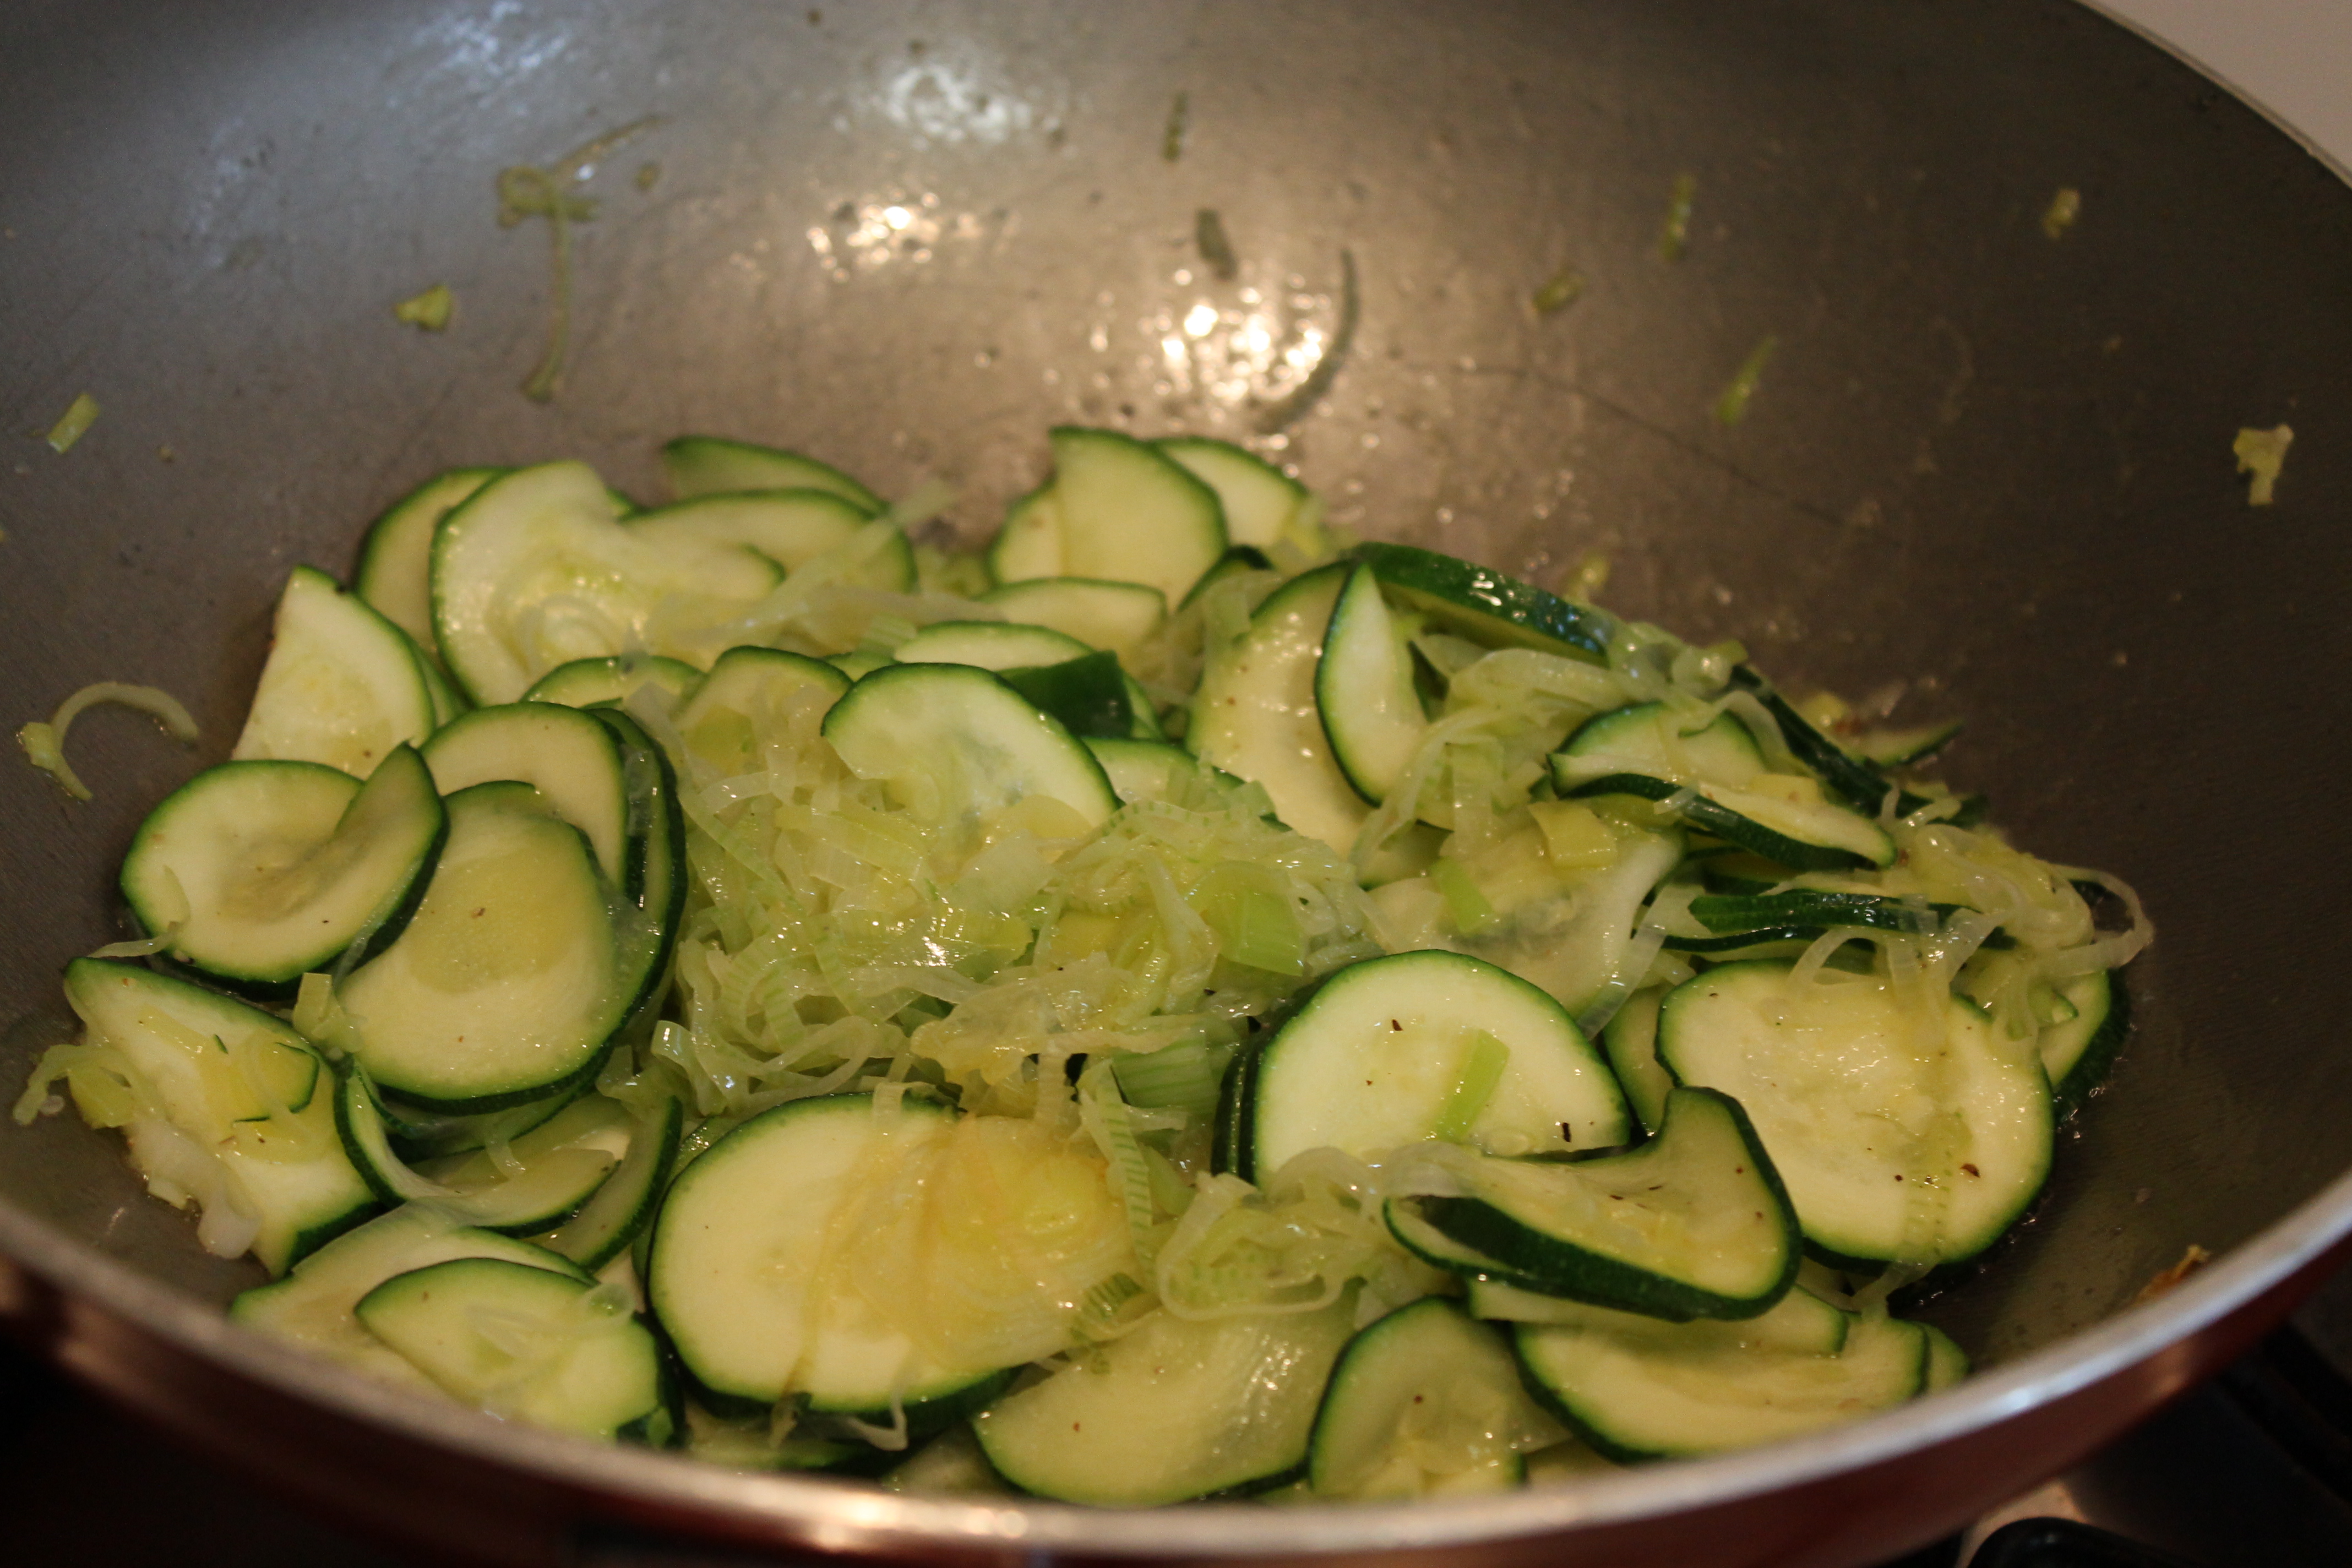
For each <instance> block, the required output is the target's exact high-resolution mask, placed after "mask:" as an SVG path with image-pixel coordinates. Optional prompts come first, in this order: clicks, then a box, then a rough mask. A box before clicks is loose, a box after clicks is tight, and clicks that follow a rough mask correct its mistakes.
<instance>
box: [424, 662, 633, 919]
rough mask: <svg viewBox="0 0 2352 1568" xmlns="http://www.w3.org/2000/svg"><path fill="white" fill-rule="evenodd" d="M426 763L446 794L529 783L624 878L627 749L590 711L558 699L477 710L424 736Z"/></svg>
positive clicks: (615, 876)
mask: <svg viewBox="0 0 2352 1568" xmlns="http://www.w3.org/2000/svg"><path fill="white" fill-rule="evenodd" d="M425 766H426V767H428V768H431V769H432V770H433V782H434V784H436V786H437V787H438V788H439V789H440V791H441V793H442V794H443V795H456V794H457V792H458V791H459V790H462V789H469V788H471V787H472V786H473V785H475V784H489V783H491V782H493V781H495V780H499V779H512V780H516V781H518V782H520V783H522V784H530V786H531V787H532V788H534V789H536V790H538V791H539V793H540V794H541V795H545V796H546V797H547V802H548V804H549V805H551V806H553V807H554V808H555V811H556V814H557V815H558V816H561V817H562V818H563V820H564V821H566V822H568V823H570V824H571V825H572V826H574V827H576V828H578V829H579V830H580V831H581V833H582V834H583V835H584V836H585V837H586V838H587V840H588V843H589V846H590V847H592V848H593V849H594V850H595V851H596V866H597V868H598V869H599V870H601V871H603V872H604V879H605V880H607V881H609V882H611V883H612V884H613V885H614V886H615V887H618V886H619V885H620V884H621V880H622V878H623V876H624V874H625V864H626V860H625V854H626V846H627V838H628V826H629V797H628V786H627V783H626V781H625V779H624V778H623V777H622V773H621V747H620V742H618V741H616V740H614V737H613V732H612V731H610V730H607V729H606V728H605V727H604V725H602V724H600V723H598V722H597V721H595V719H594V718H593V717H591V716H590V715H589V714H587V713H585V712H583V711H582V710H579V709H577V708H567V707H564V706H562V704H559V703H553V702H501V703H499V705H497V706H496V707H493V708H477V709H475V710H473V711H472V712H471V713H468V714H467V715H466V716H465V717H463V718H461V719H459V720H457V721H456V722H454V723H452V724H450V725H449V726H448V727H447V728H446V729H444V730H442V731H440V732H439V733H438V734H436V735H435V736H434V737H433V739H432V740H431V741H430V742H426V744H425Z"/></svg>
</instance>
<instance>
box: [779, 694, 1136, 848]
mask: <svg viewBox="0 0 2352 1568" xmlns="http://www.w3.org/2000/svg"><path fill="white" fill-rule="evenodd" d="M824 738H825V739H826V740H827V741H829V742H832V743H833V749H834V750H835V752H839V753H840V755H841V760H842V761H843V763H845V764H847V766H848V768H849V770H850V771H851V772H852V773H856V774H857V776H858V777H860V778H867V779H886V780H888V781H889V782H890V783H891V784H892V785H893V786H894V787H895V788H896V790H897V791H898V793H899V794H900V795H903V797H904V798H905V799H906V801H907V803H908V806H909V807H910V809H912V810H913V811H914V812H915V814H916V815H917V816H919V817H922V818H925V819H927V820H930V821H951V820H954V819H956V818H958V817H963V816H977V815H979V814H981V813H982V812H987V811H992V810H995V809H998V808H1000V807H1003V806H1006V805H1012V804H1013V802H1014V801H1017V800H1021V799H1023V798H1024V797H1026V796H1029V795H1045V796H1048V797H1050V798H1052V799H1054V800H1058V801H1060V802H1061V803H1062V804H1063V805H1066V806H1068V807H1069V808H1070V809H1071V810H1072V811H1073V812H1075V813H1076V815H1077V816H1078V818H1079V819H1080V820H1081V821H1082V822H1084V823H1085V825H1086V826H1087V827H1088V828H1096V827H1100V826H1102V825H1103V824H1104V823H1105V822H1107V821H1108V820H1109V819H1110V815H1111V813H1112V812H1114V811H1117V810H1118V796H1117V795H1113V794H1112V793H1111V787H1110V781H1109V780H1108V778H1106V777H1105V776H1104V775H1103V771H1102V764H1101V763H1097V762H1096V761H1095V759H1094V753H1093V752H1089V751H1087V749H1086V747H1085V746H1084V745H1083V744H1082V743H1080V742H1077V741H1076V740H1073V739H1072V738H1071V736H1070V732H1069V731H1067V730H1066V729H1064V728H1063V727H1062V725H1061V723H1060V721H1057V720H1055V719H1053V718H1051V717H1050V716H1048V715H1046V714H1045V713H1042V712H1040V711H1039V710H1037V708H1036V707H1035V706H1034V704H1033V703H1031V702H1030V701H1029V700H1028V699H1027V698H1025V697H1024V696H1022V695H1021V694H1020V693H1019V692H1017V691H1015V690H1013V688H1011V687H1009V686H1007V685H1005V684H1004V682H1003V681H1002V680H1000V679H997V678H996V677H995V676H994V675H992V674H991V673H989V672H988V671H987V670H984V669H981V668H977V667H976V666H973V665H968V664H893V665H889V666H887V667H885V668H881V669H877V670H876V671H875V672H874V673H873V674H871V675H868V676H866V677H865V678H864V679H861V680H859V681H858V682H857V683H856V685H854V686H852V687H851V688H850V689H849V690H848V692H847V693H846V694H845V695H844V696H843V697H842V699H841V700H839V701H837V702H835V704H834V705H833V709H832V710H831V711H830V712H828V713H826V714H825V716H824Z"/></svg>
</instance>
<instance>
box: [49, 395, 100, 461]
mask: <svg viewBox="0 0 2352 1568" xmlns="http://www.w3.org/2000/svg"><path fill="white" fill-rule="evenodd" d="M97 423H98V399H97V398H95V397H92V396H91V395H89V393H87V392H85V393H82V394H80V395H78V396H76V397H75V399H74V400H73V401H72V402H71V403H69V404H68V405H66V411H65V413H64V414H63V415H61V416H59V417H58V422H57V423H56V424H54V425H52V426H49V434H48V442H49V450H51V451H52V452H55V453H57V454H58V455H59V456H60V457H62V456H64V455H65V454H66V453H68V452H70V451H72V450H73V444H74V443H75V442H76V441H79V440H80V439H81V438H82V437H83V435H84V434H86V433H87V432H88V431H89V427H90V426H93V425H95V424H97Z"/></svg>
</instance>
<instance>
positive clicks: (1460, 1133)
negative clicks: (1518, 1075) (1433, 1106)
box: [1430, 1029, 1511, 1143]
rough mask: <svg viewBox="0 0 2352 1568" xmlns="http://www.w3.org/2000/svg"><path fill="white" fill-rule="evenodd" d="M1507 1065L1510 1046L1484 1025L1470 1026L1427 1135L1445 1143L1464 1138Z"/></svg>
mask: <svg viewBox="0 0 2352 1568" xmlns="http://www.w3.org/2000/svg"><path fill="white" fill-rule="evenodd" d="M1510 1065H1511V1047H1508V1046H1507V1045H1505V1044H1504V1043H1503V1042H1502V1041H1500V1040H1498V1039H1496V1037H1494V1036H1492V1035H1490V1034H1488V1033H1487V1032H1486V1030H1484V1029H1475V1030H1473V1031H1472V1032H1471V1035H1470V1042H1469V1044H1468V1046H1467V1047H1465V1049H1464V1051H1463V1053H1462V1066H1461V1068H1459V1070H1457V1071H1456V1072H1455V1074H1454V1087H1453V1089H1450V1090H1448V1091H1447V1093H1446V1096H1445V1108H1444V1110H1441V1111H1440V1112H1439V1113H1438V1117H1437V1125H1436V1127H1435V1128H1433V1130H1432V1131H1431V1134H1430V1135H1431V1136H1432V1137H1433V1138H1440V1139H1443V1140H1444V1141H1445V1142H1448V1143H1460V1142H1465V1140H1467V1139H1468V1138H1469V1136H1470V1128H1471V1124H1472V1123H1474V1122H1475V1121H1477V1120H1478V1113H1479V1112H1480V1111H1482V1110H1486V1102H1487V1101H1488V1100H1492V1099H1494V1098H1495V1089H1496V1085H1498V1084H1500V1083H1501V1082H1502V1081H1503V1074H1504V1072H1505V1071H1506V1070H1507V1068H1509V1067H1510Z"/></svg>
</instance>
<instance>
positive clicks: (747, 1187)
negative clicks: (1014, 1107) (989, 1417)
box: [646, 1095, 1010, 1430]
mask: <svg viewBox="0 0 2352 1568" xmlns="http://www.w3.org/2000/svg"><path fill="white" fill-rule="evenodd" d="M952 1121H953V1113H952V1112H950V1111H949V1110H946V1109H945V1108H944V1107H939V1106H934V1105H931V1104H929V1103H927V1102H924V1101H919V1100H907V1101H905V1102H903V1105H902V1109H901V1114H900V1115H899V1116H898V1117H897V1118H895V1119H893V1118H885V1117H879V1116H877V1114H876V1112H875V1109H874V1104H873V1099H872V1097H871V1096H869V1095H828V1096H825V1097H823V1098H821V1099H816V1100H793V1101H790V1102H788V1103H786V1104H784V1105H780V1106H778V1107H776V1108H775V1109H774V1110H770V1111H766V1112H764V1113H762V1114H761V1115H759V1116H755V1117H753V1118H752V1119H751V1121H746V1122H744V1123H742V1124H741V1125H740V1126H739V1127H736V1128H734V1129H733V1130H731V1131H729V1132H728V1133H727V1134H726V1135H725V1136H724V1137H722V1138H720V1139H719V1142H716V1143H714V1144H712V1145H711V1146H710V1148H709V1150H707V1151H706V1152H704V1153H703V1154H702V1155H701V1157H700V1158H698V1159H697V1160H696V1161H695V1162H694V1163H692V1164H690V1165H688V1167H687V1168H686V1170H685V1171H684V1172H683V1173H680V1175H679V1176H678V1178H677V1181H676V1182H674V1183H672V1184H671V1185H670V1190H669V1194H668V1195H667V1197H666V1198H665V1199H664V1200H663V1202H662V1208H661V1214H660V1216H659V1217H658V1218H657V1219H656V1222H655V1229H654V1240H653V1252H652V1258H651V1265H650V1267H649V1268H648V1269H647V1271H646V1298H647V1300H650V1301H651V1302H652V1303H653V1309H654V1312H655V1315H656V1317H657V1318H658V1319H659V1320H660V1321H661V1325H662V1329H663V1331H664V1332H666V1333H667V1335H668V1336H669V1340H670V1342H671V1344H672V1345H673V1346H674V1347H676V1349H677V1355H678V1359H679V1361H680V1362H682V1363H684V1364H685V1366H686V1369H687V1371H688V1372H689V1373H692V1374H693V1376H694V1378H695V1380H696V1381H697V1383H698V1384H699V1385H700V1386H701V1388H702V1389H703V1390H705V1391H706V1392H707V1393H708V1394H710V1395H713V1396H715V1398H716V1399H717V1401H718V1403H719V1405H746V1404H749V1405H773V1404H775V1403H776V1402H777V1401H778V1400H781V1399H782V1398H784V1397H785V1396H787V1395H788V1394H789V1395H793V1396H794V1397H796V1398H798V1399H799V1400H800V1401H801V1403H802V1405H803V1407H805V1408H806V1409H808V1410H810V1411H812V1412H814V1413H821V1414H825V1415H849V1416H876V1417H878V1418H879V1419H880V1420H882V1421H884V1422H887V1421H888V1420H889V1413H890V1409H891V1405H892V1400H893V1396H894V1393H895V1394H896V1397H897V1399H898V1404H899V1405H900V1407H901V1408H903V1410H904V1411H905V1413H906V1415H907V1420H908V1427H909V1429H910V1430H929V1429H933V1428H935V1427H937V1426H946V1425H950V1424H951V1423H952V1422H954V1421H955V1420H958V1419H961V1417H962V1416H963V1415H965V1414H967V1413H968V1412H969V1411H970V1410H971V1408H972V1407H974V1406H975V1405H978V1404H983V1403H985V1402H986V1401H987V1400H989V1399H991V1398H993V1397H994V1396H995V1394H997V1393H998V1392H999V1391H1001V1390H1002V1389H1003V1386H1004V1384H1005V1383H1006V1382H1007V1381H1008V1380H1009V1376H1010V1374H1009V1373H1008V1372H1007V1371H1006V1370H1004V1369H1001V1368H997V1367H992V1366H991V1367H953V1366H943V1365H940V1364H938V1363H934V1362H933V1361H931V1360H930V1359H929V1357H927V1356H925V1355H924V1354H923V1353H922V1352H920V1351H919V1350H918V1349H917V1348H916V1347H915V1345H914V1343H913V1342H912V1341H910V1340H908V1338H906V1337H905V1336H904V1335H902V1334H899V1333H898V1332H896V1331H892V1330H890V1329H889V1328H887V1327H886V1326H885V1325H883V1324H882V1323H881V1322H879V1321H877V1319H876V1316H875V1314H874V1311H873V1309H872V1308H871V1307H868V1306H866V1305H865V1304H864V1300H863V1299H862V1298H860V1297H859V1296H858V1295H857V1294H856V1290H855V1289H854V1288H852V1287H849V1286H847V1285H845V1284H837V1285H831V1286H828V1285H827V1284H826V1283H824V1281H823V1280H822V1279H820V1276H821V1275H822V1274H823V1273H824V1269H823V1268H822V1264H823V1260H824V1256H825V1253H826V1248H827V1246H828V1234H829V1228H830V1226H831V1225H832V1222H833V1219H834V1216H835V1212H836V1208H837V1205H840V1204H841V1203H842V1202H843V1201H844V1200H845V1197H846V1196H847V1194H848V1193H849V1190H850V1188H851V1186H852V1184H855V1183H858V1182H860V1181H866V1180H871V1179H873V1175H874V1173H875V1171H876V1169H877V1162H879V1161H881V1160H884V1159H886V1158H887V1156H888V1155H889V1153H891V1152H893V1150H892V1147H891V1146H890V1144H889V1142H888V1141H889V1140H892V1139H893V1138H896V1139H898V1140H899V1145H900V1146H901V1147H905V1146H911V1145H914V1144H919V1143H920V1142H922V1140H923V1139H924V1137H925V1136H926V1134H927V1132H929V1131H934V1130H931V1129H926V1128H924V1127H922V1126H919V1125H916V1124H919V1123H927V1122H931V1123H938V1124H939V1126H940V1128H942V1129H943V1128H944V1127H945V1126H947V1125H949V1124H950V1123H951V1122H952Z"/></svg>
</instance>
